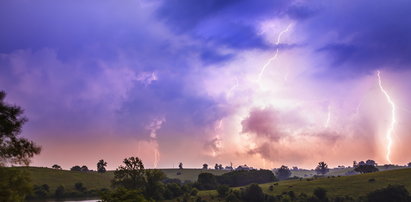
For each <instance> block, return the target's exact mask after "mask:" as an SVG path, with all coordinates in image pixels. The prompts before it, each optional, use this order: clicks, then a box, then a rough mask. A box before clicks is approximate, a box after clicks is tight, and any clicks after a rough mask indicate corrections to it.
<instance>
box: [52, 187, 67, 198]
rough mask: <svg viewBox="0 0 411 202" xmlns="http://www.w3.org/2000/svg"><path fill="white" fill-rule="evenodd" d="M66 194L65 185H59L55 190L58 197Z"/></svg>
mask: <svg viewBox="0 0 411 202" xmlns="http://www.w3.org/2000/svg"><path fill="white" fill-rule="evenodd" d="M64 194H65V189H64V186H63V185H60V186H58V187H57V189H56V191H55V192H54V196H55V197H56V198H63V197H64Z"/></svg>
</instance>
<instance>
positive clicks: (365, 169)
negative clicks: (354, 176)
mask: <svg viewBox="0 0 411 202" xmlns="http://www.w3.org/2000/svg"><path fill="white" fill-rule="evenodd" d="M354 171H356V172H359V173H372V172H378V171H379V170H378V168H377V167H375V166H374V165H367V164H361V165H360V164H358V165H357V167H355V168H354Z"/></svg>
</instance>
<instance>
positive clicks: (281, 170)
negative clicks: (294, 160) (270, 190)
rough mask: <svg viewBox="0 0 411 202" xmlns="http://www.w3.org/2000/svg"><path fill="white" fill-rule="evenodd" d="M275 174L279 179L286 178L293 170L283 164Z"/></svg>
mask: <svg viewBox="0 0 411 202" xmlns="http://www.w3.org/2000/svg"><path fill="white" fill-rule="evenodd" d="M275 175H276V176H277V178H278V179H279V180H285V179H288V178H289V177H290V176H291V171H290V169H289V168H288V167H287V166H285V165H282V166H281V167H280V168H278V169H277V170H276V171H275Z"/></svg>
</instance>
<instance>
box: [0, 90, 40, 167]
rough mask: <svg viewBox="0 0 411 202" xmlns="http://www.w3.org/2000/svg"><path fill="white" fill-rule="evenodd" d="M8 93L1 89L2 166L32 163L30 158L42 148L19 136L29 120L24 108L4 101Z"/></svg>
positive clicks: (0, 140) (0, 133)
mask: <svg viewBox="0 0 411 202" xmlns="http://www.w3.org/2000/svg"><path fill="white" fill-rule="evenodd" d="M5 97H6V93H5V92H4V91H0V166H2V165H5V164H7V163H11V164H24V165H29V164H30V158H31V157H33V156H34V155H36V154H39V153H40V151H41V148H40V147H39V146H37V145H36V144H34V143H33V142H32V141H30V140H28V139H26V138H21V137H18V136H19V135H20V133H21V128H22V126H23V124H24V123H26V122H27V118H25V117H24V116H23V110H22V109H21V108H20V107H18V106H13V105H9V104H7V103H5V102H4V98H5Z"/></svg>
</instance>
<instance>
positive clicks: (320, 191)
mask: <svg viewBox="0 0 411 202" xmlns="http://www.w3.org/2000/svg"><path fill="white" fill-rule="evenodd" d="M313 194H314V196H316V197H317V198H318V199H320V201H328V199H327V190H326V189H324V188H321V187H317V188H315V189H314V192H313Z"/></svg>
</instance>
